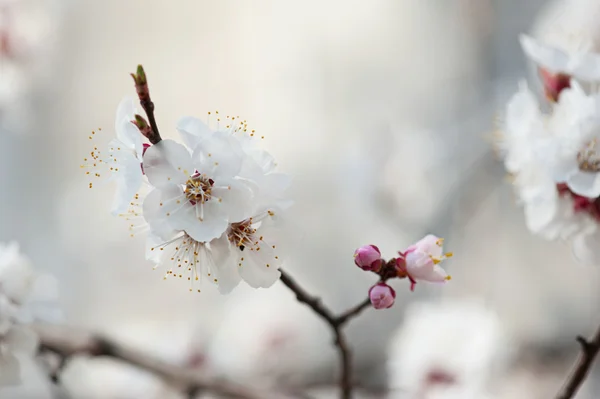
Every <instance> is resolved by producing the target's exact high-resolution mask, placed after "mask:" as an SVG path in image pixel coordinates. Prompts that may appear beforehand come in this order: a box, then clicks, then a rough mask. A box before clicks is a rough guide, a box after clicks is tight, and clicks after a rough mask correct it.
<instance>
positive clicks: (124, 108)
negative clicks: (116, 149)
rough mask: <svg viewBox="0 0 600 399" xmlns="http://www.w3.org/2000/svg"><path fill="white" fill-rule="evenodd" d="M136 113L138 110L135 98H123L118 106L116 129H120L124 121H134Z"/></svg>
mask: <svg viewBox="0 0 600 399" xmlns="http://www.w3.org/2000/svg"><path fill="white" fill-rule="evenodd" d="M135 113H136V110H135V103H134V101H133V98H131V97H125V98H123V99H122V100H121V102H120V103H119V106H118V107H117V114H116V116H115V131H117V132H118V131H119V127H120V126H121V124H122V123H123V122H124V121H127V122H130V121H132V120H133V119H134V115H135Z"/></svg>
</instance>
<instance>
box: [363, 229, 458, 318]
mask: <svg viewBox="0 0 600 399" xmlns="http://www.w3.org/2000/svg"><path fill="white" fill-rule="evenodd" d="M443 242H444V240H443V239H442V238H438V237H436V236H434V235H431V234H430V235H427V236H425V237H424V238H422V239H421V240H419V241H418V242H417V243H415V244H413V245H411V246H410V247H408V248H407V249H406V250H405V251H400V252H398V255H399V256H398V257H396V258H391V259H390V260H388V261H386V260H384V259H382V258H381V252H380V251H379V248H378V247H377V246H375V245H364V246H362V247H360V248H357V249H356V251H354V263H355V264H356V266H358V267H360V268H361V269H363V270H365V271H368V272H373V273H375V274H377V275H378V276H379V281H378V282H377V284H375V285H374V286H372V287H371V288H370V289H369V299H370V301H371V304H372V305H373V307H374V308H375V309H387V308H390V307H392V305H393V304H394V300H395V298H396V291H394V289H393V288H392V287H390V286H389V285H388V284H387V281H388V280H390V279H393V278H399V279H406V278H407V279H408V280H409V281H410V290H411V291H414V289H415V285H416V284H417V281H426V282H432V283H445V282H446V281H448V280H450V276H449V275H448V274H446V272H445V271H444V269H442V268H441V267H440V266H439V264H440V263H441V262H442V261H443V260H444V259H447V258H450V257H452V253H451V252H447V253H442V244H443Z"/></svg>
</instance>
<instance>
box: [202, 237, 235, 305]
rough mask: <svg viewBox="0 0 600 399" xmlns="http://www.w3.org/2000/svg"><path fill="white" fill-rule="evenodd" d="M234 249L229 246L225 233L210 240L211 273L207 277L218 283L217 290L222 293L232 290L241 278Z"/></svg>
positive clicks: (209, 263)
mask: <svg viewBox="0 0 600 399" xmlns="http://www.w3.org/2000/svg"><path fill="white" fill-rule="evenodd" d="M234 250H236V249H233V248H232V247H231V245H230V244H229V240H228V239H227V236H226V235H225V234H223V235H222V236H221V237H219V238H217V239H215V240H212V241H211V242H210V254H211V257H212V262H208V265H209V271H210V273H211V276H209V278H210V279H211V281H212V282H214V283H216V284H217V285H218V287H219V292H220V293H221V294H223V295H225V294H229V293H230V292H231V291H233V289H234V288H235V287H237V286H238V284H239V283H240V281H241V280H242V277H241V276H240V273H239V272H238V265H237V263H236V259H235V256H234V253H233V251H234Z"/></svg>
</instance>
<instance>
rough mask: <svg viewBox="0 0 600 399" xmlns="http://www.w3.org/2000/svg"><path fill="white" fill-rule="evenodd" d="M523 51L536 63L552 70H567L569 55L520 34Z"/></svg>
mask: <svg viewBox="0 0 600 399" xmlns="http://www.w3.org/2000/svg"><path fill="white" fill-rule="evenodd" d="M519 41H520V43H521V47H522V48H523V51H524V52H525V54H527V56H528V57H529V58H531V59H532V60H533V61H534V62H536V63H537V64H539V65H541V66H543V67H545V68H546V69H548V70H550V71H552V72H567V66H568V64H569V55H568V54H567V53H565V52H564V51H562V50H559V49H556V48H553V47H550V46H546V45H543V44H541V43H539V42H538V41H537V40H535V39H533V38H532V37H530V36H528V35H524V34H521V35H520V36H519Z"/></svg>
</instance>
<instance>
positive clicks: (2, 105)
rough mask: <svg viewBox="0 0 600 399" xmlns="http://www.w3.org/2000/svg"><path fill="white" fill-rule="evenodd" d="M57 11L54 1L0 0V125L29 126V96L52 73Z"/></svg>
mask: <svg viewBox="0 0 600 399" xmlns="http://www.w3.org/2000/svg"><path fill="white" fill-rule="evenodd" d="M59 13H60V5H59V4H58V3H57V2H55V1H44V0H18V1H15V0H10V1H9V0H2V1H0V125H1V126H2V127H7V128H8V130H11V131H12V130H14V131H20V132H23V131H24V130H25V129H26V128H28V127H29V125H28V123H29V120H30V119H31V118H28V117H27V114H28V113H31V112H32V110H31V108H32V101H31V100H32V97H33V95H34V94H35V93H36V92H38V91H39V90H40V89H43V88H44V86H46V83H49V82H50V79H48V78H49V77H50V76H54V75H53V73H52V70H53V69H52V68H51V61H52V57H51V53H52V51H53V50H54V48H55V43H56V42H55V39H56V37H57V36H56V29H57V26H58V17H59ZM46 79H48V80H47V81H46Z"/></svg>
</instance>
